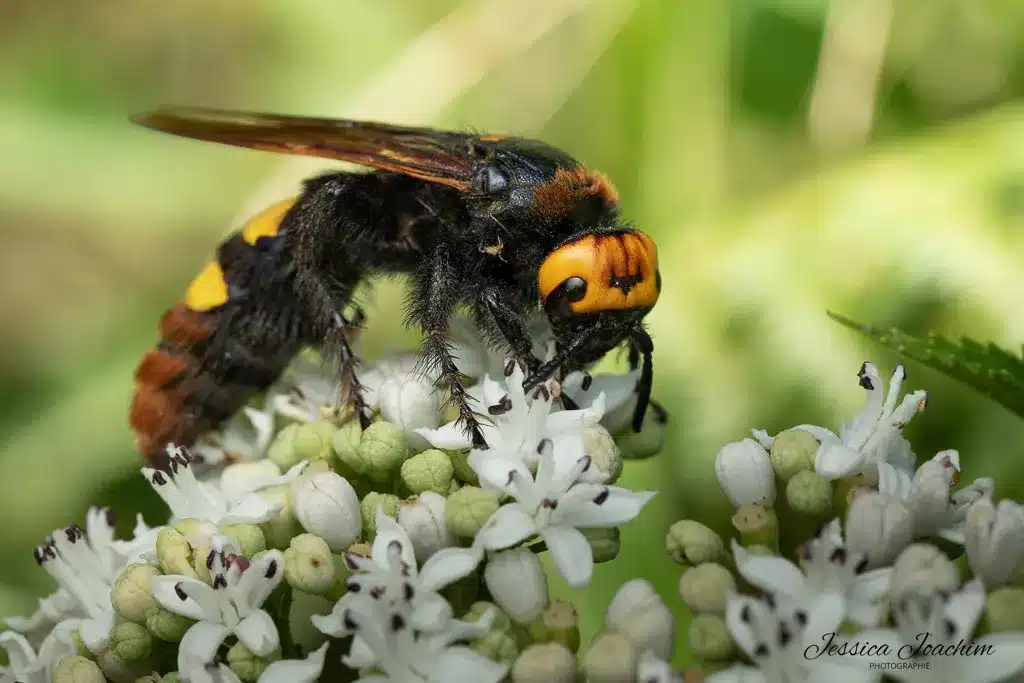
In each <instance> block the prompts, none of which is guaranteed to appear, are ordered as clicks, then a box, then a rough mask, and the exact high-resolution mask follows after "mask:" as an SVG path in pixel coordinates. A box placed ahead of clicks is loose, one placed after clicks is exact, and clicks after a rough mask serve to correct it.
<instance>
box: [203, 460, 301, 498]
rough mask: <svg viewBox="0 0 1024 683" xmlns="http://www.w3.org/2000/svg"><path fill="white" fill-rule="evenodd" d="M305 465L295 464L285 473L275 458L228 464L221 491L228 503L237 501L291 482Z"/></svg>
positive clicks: (221, 478)
mask: <svg viewBox="0 0 1024 683" xmlns="http://www.w3.org/2000/svg"><path fill="white" fill-rule="evenodd" d="M303 469H304V466H301V467H300V466H299V465H295V466H293V467H292V468H291V469H289V470H288V471H287V472H285V473H284V474H281V468H280V467H278V466H277V463H275V462H274V461H273V460H270V459H268V458H264V459H263V460H256V461H253V462H238V463H234V464H232V465H228V466H227V467H225V468H224V470H223V472H222V473H221V475H220V480H219V482H218V483H219V486H220V492H221V494H222V495H223V496H224V499H225V500H227V501H228V503H237V502H239V501H241V500H243V499H244V498H245V497H246V496H247V495H249V494H250V493H254V492H256V491H261V490H263V489H265V488H269V487H271V486H277V485H280V484H290V483H292V482H293V481H295V480H296V479H298V477H299V475H300V474H301V473H302V470H303Z"/></svg>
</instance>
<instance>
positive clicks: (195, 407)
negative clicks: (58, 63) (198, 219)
mask: <svg viewBox="0 0 1024 683" xmlns="http://www.w3.org/2000/svg"><path fill="white" fill-rule="evenodd" d="M134 120H135V121H136V122H137V123H139V124H141V125H142V126H145V127H148V128H150V129H154V130H157V131H162V132H165V133H171V134H174V135H178V136H183V137H186V138H193V139H197V140H205V141H210V142H217V143H222V144H226V145H233V146H237V147H246V148H252V149H258V150H265V151H271V152H280V153H287V154H295V155H307V156H317V157H326V158H331V159H337V160H342V161H346V162H351V163H354V164H356V165H360V166H363V167H367V169H368V170H366V171H354V172H346V171H337V172H330V173H326V174H323V175H319V176H317V177H314V178H311V179H308V180H306V181H305V182H304V184H303V186H302V189H301V192H300V193H299V194H298V195H297V196H295V197H293V198H290V199H287V200H285V201H281V202H279V203H276V204H274V205H272V206H270V207H268V208H266V209H265V210H264V211H263V212H261V213H260V214H258V215H256V216H255V217H253V218H252V219H251V220H249V221H248V223H246V224H245V225H244V226H243V227H242V228H241V229H240V230H239V231H238V232H236V233H234V234H232V235H231V236H230V237H228V238H227V239H225V240H224V241H223V242H222V243H221V244H220V245H219V246H218V247H217V249H216V254H215V256H214V258H212V259H211V260H210V261H209V262H208V263H207V265H206V266H205V267H204V268H203V269H202V271H201V272H200V273H199V275H198V276H196V277H195V279H194V280H193V281H192V282H191V283H190V284H189V285H188V288H187V289H186V291H185V295H184V297H183V299H182V300H181V301H180V302H178V303H176V304H174V305H173V306H172V307H171V308H170V309H169V310H167V311H166V312H165V313H164V315H163V317H162V318H161V320H160V323H159V336H160V341H159V342H158V344H157V345H156V346H155V348H152V349H150V350H149V351H148V352H147V353H146V354H145V356H144V357H143V359H142V361H141V363H140V365H139V367H138V370H137V371H136V375H135V393H134V397H133V401H132V405H131V410H130V423H131V426H132V428H133V430H134V431H135V432H136V434H137V440H136V442H137V445H138V448H139V450H140V451H141V452H142V453H143V455H145V456H147V457H148V458H149V459H150V460H151V461H153V462H154V463H159V462H161V461H162V460H163V458H164V457H165V455H164V453H165V449H166V446H167V445H168V444H175V445H179V446H190V445H192V444H193V443H194V442H195V441H196V440H197V439H198V438H199V437H200V436H202V435H203V434H204V433H206V432H208V431H211V430H214V429H216V428H217V427H218V426H219V425H220V424H221V423H223V422H224V421H225V420H227V419H228V418H229V417H230V416H232V415H233V414H234V413H235V412H236V411H238V410H239V409H240V408H241V407H242V406H243V405H244V404H245V403H247V402H248V401H249V400H250V399H251V398H252V397H253V396H254V395H256V394H258V393H259V392H260V391H263V390H265V389H267V388H268V387H269V386H270V385H271V384H273V383H274V382H275V381H276V380H277V379H278V378H279V377H280V376H281V375H282V373H283V371H284V369H285V368H286V366H287V365H288V364H289V362H290V361H291V360H292V359H293V358H294V357H295V356H296V354H297V353H298V352H299V351H300V350H301V349H302V348H305V347H315V348H318V349H321V350H322V351H324V352H325V353H326V354H328V355H329V356H330V357H332V358H335V359H336V360H337V361H338V368H339V370H338V371H339V373H340V378H341V380H342V382H343V384H344V386H346V387H348V388H349V390H348V391H346V392H344V398H343V399H341V400H343V401H344V402H345V403H346V407H348V408H351V410H352V411H353V414H354V415H356V416H358V418H359V419H360V421H361V422H362V423H363V426H364V427H365V426H367V425H368V423H369V416H368V414H367V413H368V411H367V410H366V408H365V406H364V404H363V402H362V396H361V392H360V387H359V383H358V380H357V378H356V374H355V369H356V365H357V363H358V359H357V358H356V357H355V355H354V354H353V352H352V349H351V346H350V339H351V336H352V334H353V330H354V329H355V328H356V327H357V326H358V324H359V323H358V322H357V321H356V320H354V319H353V318H355V317H360V318H361V310H359V309H358V308H357V309H356V313H357V314H359V315H352V316H348V317H346V316H345V315H343V312H344V311H346V310H349V309H350V308H352V306H354V305H355V304H354V303H353V293H354V291H355V289H356V287H357V286H358V285H360V284H361V283H362V282H364V281H365V280H367V279H368V278H371V277H373V276H379V275H388V274H403V275H407V276H409V278H410V280H411V288H410V291H409V294H408V301H407V313H406V323H407V324H408V325H411V326H416V327H418V328H420V329H421V330H422V333H423V341H422V344H421V348H420V353H421V356H422V359H423V361H424V362H425V363H426V364H427V366H428V367H430V368H432V369H433V370H434V371H435V373H436V375H435V376H436V378H437V379H436V388H437V390H438V391H441V392H444V394H446V395H447V400H448V401H450V404H451V405H454V406H456V407H457V408H458V415H459V417H458V420H459V423H460V425H461V426H462V427H463V428H464V429H465V430H466V431H467V434H468V435H470V436H471V437H472V440H473V443H474V445H475V446H476V447H478V448H486V446H487V445H486V443H485V440H484V437H483V433H482V432H481V430H480V422H481V420H485V419H487V417H486V416H485V415H483V414H482V413H477V412H476V411H474V410H473V409H472V407H471V406H470V399H469V396H468V394H467V392H466V389H465V387H464V382H465V380H466V378H465V377H464V376H462V375H461V374H460V372H459V370H458V368H457V366H456V362H455V361H456V359H455V358H453V356H452V353H451V347H450V344H449V342H448V339H447V337H446V331H447V330H448V326H449V320H450V318H451V317H452V315H453V313H454V312H455V311H456V310H457V309H458V308H459V307H462V308H464V309H466V310H467V311H469V312H470V314H471V316H472V318H473V320H474V322H475V324H476V325H477V326H478V327H479V328H480V330H481V331H483V332H484V333H485V334H486V337H487V339H488V340H489V341H490V342H491V343H492V344H494V345H496V346H504V347H507V350H508V351H510V357H511V358H512V359H513V362H519V363H520V364H521V367H523V368H525V369H526V370H527V373H526V374H527V376H526V379H525V383H524V389H525V390H526V391H527V392H531V391H533V392H543V391H545V390H546V384H545V383H546V382H547V380H549V379H550V378H552V377H553V376H555V373H560V374H559V377H560V378H564V377H565V375H566V374H567V373H569V372H572V371H576V370H582V371H584V372H585V371H586V368H587V367H588V366H589V365H591V364H592V363H594V362H596V361H597V360H599V359H600V358H601V357H603V356H604V355H605V354H606V353H608V352H609V351H611V350H613V349H615V348H617V347H620V346H622V345H623V344H627V345H628V351H629V359H630V365H631V367H632V369H636V367H637V366H639V365H640V363H641V361H642V367H641V373H640V379H639V381H638V387H637V392H638V400H637V404H636V410H635V414H634V416H633V423H632V426H633V429H634V430H636V431H639V430H640V428H641V426H642V424H643V420H644V415H645V414H646V412H647V407H648V404H649V402H650V394H651V385H652V377H653V375H652V362H651V354H652V351H653V344H652V341H651V338H650V336H649V335H648V333H647V331H646V330H645V329H644V325H643V320H644V317H645V316H646V315H647V313H648V312H649V311H650V310H651V309H652V307H653V306H654V305H655V303H656V302H657V300H658V296H659V294H660V292H661V284H662V283H661V274H660V272H659V270H658V251H657V246H656V245H655V243H654V241H653V240H652V239H651V238H650V237H649V236H647V235H646V234H644V233H643V232H640V231H639V230H637V229H635V228H633V227H630V226H629V225H627V224H626V223H624V222H623V220H622V218H621V217H620V214H619V201H618V195H617V192H616V190H615V188H614V187H613V186H612V184H611V183H610V182H609V180H608V179H607V178H606V177H605V176H603V175H602V174H600V173H596V172H593V171H590V170H587V169H586V168H585V167H584V166H583V165H581V164H580V163H579V162H578V161H576V160H575V159H573V158H572V157H570V156H569V155H567V154H566V153H564V152H562V151H560V150H558V149H555V148H554V147H551V146H549V145H547V144H545V143H543V142H540V141H537V140H531V139H525V138H518V137H506V136H500V135H474V134H469V133H460V132H446V131H438V130H432V129H427V128H414V127H402V126H394V125H387V124H382V123H371V122H363V121H349V120H335V119H321V118H307V117H297V116H282V115H275V114H261V113H244V112H232V111H223V110H215V109H201V108H166V109H159V110H156V111H153V112H150V113H147V114H143V115H140V116H138V117H135V119H134ZM541 310H542V311H543V312H544V313H545V314H546V317H547V319H548V321H549V322H550V326H551V329H552V331H553V333H554V338H555V355H554V356H553V357H552V358H551V359H550V360H547V361H546V362H542V361H541V360H539V359H538V358H536V357H535V356H534V355H533V351H532V345H533V342H532V339H531V337H530V333H529V331H528V327H527V322H526V321H527V319H528V316H529V315H531V314H533V313H537V312H539V311H541ZM506 371H507V373H508V374H511V367H507V368H506ZM562 399H563V404H564V405H566V406H567V407H572V405H571V399H569V398H568V397H566V396H564V395H563V397H562ZM655 408H658V406H655ZM507 409H508V406H506V405H504V404H501V403H499V404H498V405H495V406H488V407H487V412H488V414H489V415H498V414H500V413H501V412H503V411H504V410H507ZM658 413H659V415H660V413H661V411H660V410H658Z"/></svg>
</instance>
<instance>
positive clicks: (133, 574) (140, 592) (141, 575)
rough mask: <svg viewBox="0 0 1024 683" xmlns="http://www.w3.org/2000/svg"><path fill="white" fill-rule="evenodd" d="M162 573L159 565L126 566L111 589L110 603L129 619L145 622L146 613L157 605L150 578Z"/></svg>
mask: <svg viewBox="0 0 1024 683" xmlns="http://www.w3.org/2000/svg"><path fill="white" fill-rule="evenodd" d="M161 573H162V572H161V571H160V568H159V567H154V566H153V565H149V564H130V565H128V566H127V567H125V568H124V570H123V571H122V572H121V573H120V575H118V577H117V578H116V579H115V580H114V586H113V587H112V588H111V589H110V604H111V605H113V606H114V610H115V611H116V612H117V613H118V614H120V615H121V617H123V618H124V619H126V620H128V621H135V622H139V623H142V622H144V621H145V620H146V614H147V613H148V612H149V611H150V610H151V609H154V608H156V606H157V604H156V600H155V599H154V598H153V591H152V590H151V589H150V587H149V579H150V578H151V577H154V576H160V574H161Z"/></svg>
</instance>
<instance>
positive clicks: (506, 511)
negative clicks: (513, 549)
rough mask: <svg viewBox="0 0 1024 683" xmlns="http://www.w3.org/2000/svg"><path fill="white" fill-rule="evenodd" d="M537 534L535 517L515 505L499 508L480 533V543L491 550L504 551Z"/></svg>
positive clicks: (510, 504)
mask: <svg viewBox="0 0 1024 683" xmlns="http://www.w3.org/2000/svg"><path fill="white" fill-rule="evenodd" d="M535 533H537V526H536V524H535V523H534V521H533V517H531V516H530V515H528V514H526V511H525V510H523V508H522V507H521V506H519V505H517V504H515V503H508V504H505V505H502V506H501V507H500V508H498V511H497V512H495V513H494V515H492V516H491V518H490V519H489V520H487V523H486V524H484V526H483V528H482V529H480V531H479V533H478V538H479V540H480V543H482V544H483V546H484V547H485V548H487V549H489V550H502V549H503V548H508V547H510V546H513V545H516V544H518V543H521V542H522V541H524V540H526V539H527V538H529V537H530V536H532V535H534V534H535Z"/></svg>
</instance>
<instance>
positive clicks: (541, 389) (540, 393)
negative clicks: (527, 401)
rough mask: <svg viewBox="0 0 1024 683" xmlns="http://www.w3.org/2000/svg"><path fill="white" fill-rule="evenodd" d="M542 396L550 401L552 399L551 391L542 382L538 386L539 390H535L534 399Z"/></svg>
mask: <svg viewBox="0 0 1024 683" xmlns="http://www.w3.org/2000/svg"><path fill="white" fill-rule="evenodd" d="M542 396H543V397H544V400H545V401H550V400H551V392H549V391H548V388H547V387H546V386H545V385H543V384H541V385H540V386H539V387H537V391H535V392H533V399H534V400H537V399H539V398H541V397H542Z"/></svg>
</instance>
